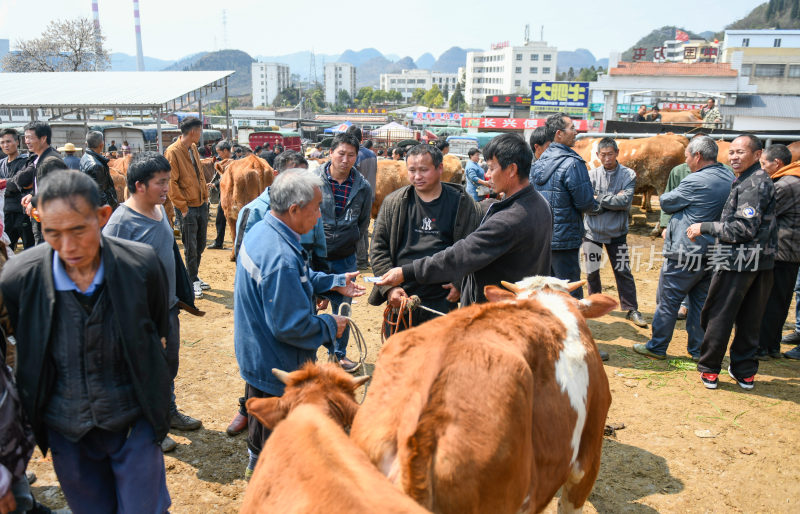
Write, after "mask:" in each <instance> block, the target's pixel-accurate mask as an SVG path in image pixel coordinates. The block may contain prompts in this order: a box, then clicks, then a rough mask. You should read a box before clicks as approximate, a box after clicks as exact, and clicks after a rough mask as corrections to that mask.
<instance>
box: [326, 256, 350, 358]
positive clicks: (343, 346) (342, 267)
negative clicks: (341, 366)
mask: <svg viewBox="0 0 800 514" xmlns="http://www.w3.org/2000/svg"><path fill="white" fill-rule="evenodd" d="M328 265H329V266H330V270H329V273H332V274H334V275H339V274H341V273H350V272H352V271H356V254H353V255H351V256H350V257H345V258H344V259H337V260H335V261H331V260H329V261H328ZM325 296H326V297H328V298H329V299H330V301H331V308H332V309H333V313H334V314H339V306H340V305H341V304H343V303H348V304H349V303H350V302H352V301H353V299H352V298H350V297H349V296H344V295H341V294H339V293H337V292H335V291H329V292H327V293H325ZM349 339H350V327H347V328H345V329H344V334H342V337H339V338H337V339H336V341H334V343H333V353H334V354H335V355H336V358H337V359H341V358H343V357H344V356H345V355H347V341H348V340H349ZM330 350H331V349H330V347H329V348H328V351H329V352H330Z"/></svg>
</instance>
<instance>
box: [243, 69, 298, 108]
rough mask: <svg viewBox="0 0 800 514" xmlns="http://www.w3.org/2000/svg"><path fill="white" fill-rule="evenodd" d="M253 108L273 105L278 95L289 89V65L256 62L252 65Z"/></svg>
mask: <svg viewBox="0 0 800 514" xmlns="http://www.w3.org/2000/svg"><path fill="white" fill-rule="evenodd" d="M251 80H252V84H253V107H266V106H267V105H272V102H273V101H274V100H275V97H276V96H278V93H280V92H281V91H283V90H284V89H286V88H287V87H289V65H287V64H280V63H277V62H254V63H253V64H252V65H251Z"/></svg>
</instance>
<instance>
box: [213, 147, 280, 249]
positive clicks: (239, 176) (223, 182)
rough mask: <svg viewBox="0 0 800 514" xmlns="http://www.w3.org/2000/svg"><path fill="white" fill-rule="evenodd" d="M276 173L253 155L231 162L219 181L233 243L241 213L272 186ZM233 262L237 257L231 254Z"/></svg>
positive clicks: (266, 163)
mask: <svg viewBox="0 0 800 514" xmlns="http://www.w3.org/2000/svg"><path fill="white" fill-rule="evenodd" d="M273 178H274V171H273V169H272V166H270V165H269V163H268V162H267V161H265V160H264V159H262V158H260V157H257V156H255V155H253V154H249V155H247V157H243V158H241V159H238V160H235V161H233V162H231V163H230V164H229V165H228V166H227V167H226V168H225V173H223V174H222V178H221V179H220V181H219V195H220V199H219V203H220V205H221V206H222V212H224V213H225V219H226V220H227V222H228V223H227V224H228V228H229V229H230V231H231V241H233V240H235V239H236V222H237V220H238V219H239V211H240V210H242V209H243V208H244V206H245V205H247V204H248V203H250V202H252V201H253V200H255V199H256V198H257V197H258V195H260V194H261V193H262V192H264V190H265V189H266V188H267V187H268V186H270V185H271V184H272V180H273ZM231 260H232V261H233V260H236V257H235V256H234V255H233V254H231Z"/></svg>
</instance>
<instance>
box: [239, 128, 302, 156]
mask: <svg viewBox="0 0 800 514" xmlns="http://www.w3.org/2000/svg"><path fill="white" fill-rule="evenodd" d="M266 143H269V145H270V146H274V145H275V144H276V143H277V144H279V145H281V146H283V148H284V149H285V150H295V151H298V152H301V151H303V143H302V141H301V139H300V133H299V132H295V131H293V130H274V131H270V132H253V133H251V134H250V138H249V144H250V148H255V147H257V146H264V145H265V144H266Z"/></svg>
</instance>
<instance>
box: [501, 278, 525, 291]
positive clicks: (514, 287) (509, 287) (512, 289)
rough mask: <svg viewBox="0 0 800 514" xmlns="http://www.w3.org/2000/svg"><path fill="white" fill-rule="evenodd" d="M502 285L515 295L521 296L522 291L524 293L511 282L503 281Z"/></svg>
mask: <svg viewBox="0 0 800 514" xmlns="http://www.w3.org/2000/svg"><path fill="white" fill-rule="evenodd" d="M500 285H501V286H503V287H505V288H506V289H508V290H509V291H511V292H512V293H514V294H519V293H520V291H522V288H520V287H518V286H517V285H515V284H512V283H511V282H506V281H505V280H501V281H500Z"/></svg>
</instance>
